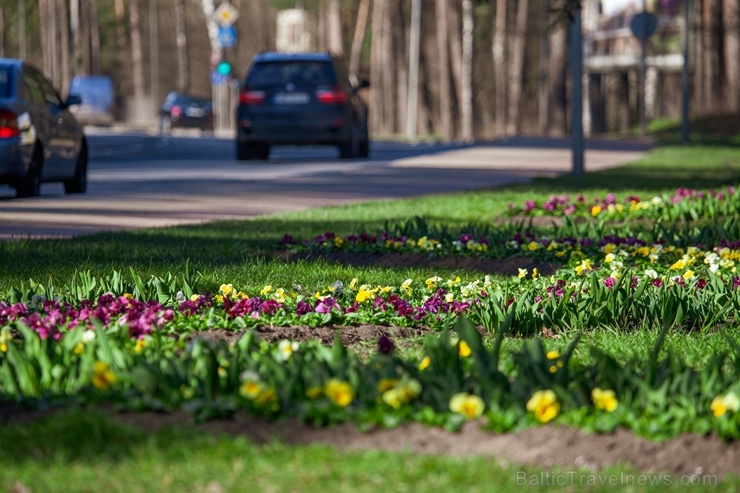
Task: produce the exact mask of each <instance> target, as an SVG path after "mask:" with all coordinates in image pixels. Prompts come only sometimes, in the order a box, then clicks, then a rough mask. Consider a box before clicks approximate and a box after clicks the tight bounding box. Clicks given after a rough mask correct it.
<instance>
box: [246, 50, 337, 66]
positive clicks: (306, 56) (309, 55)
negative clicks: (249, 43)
mask: <svg viewBox="0 0 740 493" xmlns="http://www.w3.org/2000/svg"><path fill="white" fill-rule="evenodd" d="M332 60H333V56H332V54H331V53H329V52H299V53H283V52H277V51H269V52H264V53H259V54H257V55H255V57H254V62H255V63H258V62H292V61H310V62H330V61H332Z"/></svg>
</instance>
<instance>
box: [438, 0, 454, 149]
mask: <svg viewBox="0 0 740 493" xmlns="http://www.w3.org/2000/svg"><path fill="white" fill-rule="evenodd" d="M435 7H436V13H437V52H438V53H437V55H438V56H439V124H440V136H441V137H442V141H443V142H449V141H450V140H452V107H451V103H452V101H450V99H451V93H450V57H449V52H448V49H449V48H448V44H449V43H448V36H447V33H448V31H449V22H448V20H447V9H448V5H447V2H446V0H436V4H435Z"/></svg>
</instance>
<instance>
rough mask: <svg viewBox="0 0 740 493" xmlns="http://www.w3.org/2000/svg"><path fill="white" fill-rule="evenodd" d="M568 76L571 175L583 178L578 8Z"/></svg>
mask: <svg viewBox="0 0 740 493" xmlns="http://www.w3.org/2000/svg"><path fill="white" fill-rule="evenodd" d="M570 74H571V75H570V77H571V86H572V88H573V90H572V93H573V100H572V102H571V109H572V111H573V113H572V116H571V121H572V124H571V134H572V135H571V138H572V149H573V174H574V175H575V176H583V173H584V170H583V33H582V32H581V9H580V8H577V9H575V11H574V12H573V20H572V21H571V31H570Z"/></svg>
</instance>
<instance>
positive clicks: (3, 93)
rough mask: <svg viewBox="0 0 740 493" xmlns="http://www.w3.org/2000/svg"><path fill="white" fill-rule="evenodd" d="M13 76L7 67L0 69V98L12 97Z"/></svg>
mask: <svg viewBox="0 0 740 493" xmlns="http://www.w3.org/2000/svg"><path fill="white" fill-rule="evenodd" d="M12 84H13V74H12V73H11V72H10V69H9V68H7V67H0V98H9V97H11V96H12V95H13V86H12Z"/></svg>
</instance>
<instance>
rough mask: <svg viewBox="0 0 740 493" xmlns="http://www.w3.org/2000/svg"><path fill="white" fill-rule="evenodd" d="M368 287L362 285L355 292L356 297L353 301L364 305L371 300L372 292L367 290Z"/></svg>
mask: <svg viewBox="0 0 740 493" xmlns="http://www.w3.org/2000/svg"><path fill="white" fill-rule="evenodd" d="M368 287H369V286H368V285H364V286H362V287H360V290H359V291H358V292H357V295H356V296H355V299H356V300H357V302H358V303H364V302H365V301H367V300H370V299H372V298H373V292H372V291H371V290H368V289H367V288H368Z"/></svg>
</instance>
